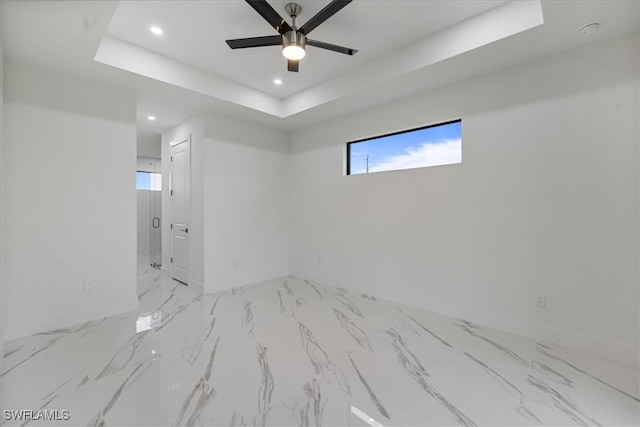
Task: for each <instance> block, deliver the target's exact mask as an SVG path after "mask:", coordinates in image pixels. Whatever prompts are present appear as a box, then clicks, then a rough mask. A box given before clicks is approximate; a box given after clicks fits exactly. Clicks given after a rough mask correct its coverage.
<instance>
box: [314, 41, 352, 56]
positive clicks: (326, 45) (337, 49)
mask: <svg viewBox="0 0 640 427" xmlns="http://www.w3.org/2000/svg"><path fill="white" fill-rule="evenodd" d="M307 45H308V46H314V47H319V48H320V49H327V50H332V51H334V52H338V53H344V54H345V55H355V54H356V53H358V51H357V49H351V48H348V47H343V46H337V45H335V44H331V43H325V42H319V41H316V40H309V39H307Z"/></svg>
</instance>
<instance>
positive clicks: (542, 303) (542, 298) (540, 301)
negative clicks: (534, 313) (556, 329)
mask: <svg viewBox="0 0 640 427" xmlns="http://www.w3.org/2000/svg"><path fill="white" fill-rule="evenodd" d="M546 306H547V296H546V295H536V307H540V308H545V307H546Z"/></svg>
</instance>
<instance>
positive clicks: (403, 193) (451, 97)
mask: <svg viewBox="0 0 640 427" xmlns="http://www.w3.org/2000/svg"><path fill="white" fill-rule="evenodd" d="M638 48H639V44H638V40H637V36H634V37H626V38H623V39H617V40H612V41H609V42H605V43H601V44H598V45H593V46H591V47H586V48H583V49H581V50H576V51H573V52H566V53H562V54H561V55H557V56H553V57H549V58H545V59H542V60H538V61H535V62H531V63H527V64H523V65H520V66H517V67H514V68H511V69H507V70H504V71H501V72H498V73H494V74H491V75H487V76H482V77H478V78H474V79H471V80H468V81H463V82H460V83H458V84H455V85H451V86H448V87H444V88H440V89H437V90H433V91H430V92H428V93H424V94H420V95H416V96H413V97H411V98H406V99H404V100H401V101H398V102H395V103H393V104H389V105H386V106H382V107H379V108H375V109H371V110H368V111H363V112H360V113H357V114H353V115H350V116H347V117H344V118H341V119H337V120H334V121H332V122H330V123H323V124H320V125H317V126H313V127H311V128H307V129H303V130H299V131H296V132H294V133H293V134H292V135H291V139H292V142H293V146H292V156H291V171H292V176H291V182H292V195H291V215H292V231H291V263H292V272H293V274H294V275H296V276H302V277H309V278H313V279H318V280H322V281H324V282H327V283H329V284H339V285H342V286H345V287H347V288H350V289H353V290H358V291H362V292H367V293H371V294H374V295H377V296H380V297H382V298H386V299H389V300H393V301H398V302H402V303H407V304H410V305H413V306H419V307H423V308H426V309H430V310H433V311H437V312H442V313H445V314H450V315H454V316H458V317H461V318H465V319H469V320H472V321H477V322H480V323H482V324H485V325H488V326H494V327H497V328H501V329H506V330H511V331H514V332H516V333H524V334H530V335H533V336H536V337H539V338H545V339H551V340H555V341H560V342H564V343H566V344H569V345H574V346H578V347H581V348H584V349H589V350H591V351H599V352H601V353H606V354H607V355H609V356H611V357H615V358H619V359H624V360H634V361H637V348H638V323H639V319H638V301H639V298H638V297H639V296H638V256H639V254H638V232H639V230H638V205H639V198H638V176H639V170H638V132H639V130H638V95H637V94H638ZM457 118H462V126H463V163H462V164H461V165H452V166H441V167H433V168H426V169H417V170H407V171H397V172H389V173H378V174H370V175H359V176H350V177H346V176H343V165H344V149H345V143H346V142H347V141H351V140H356V139H360V138H365V137H369V136H374V135H379V134H385V133H389V132H392V131H398V130H403V129H409V128H412V127H418V126H423V125H427V124H432V123H438V122H442V121H447V120H451V119H457ZM537 294H546V295H547V296H548V303H547V304H548V305H547V308H546V309H544V310H543V309H539V308H536V307H534V305H533V301H534V296H535V295H537Z"/></svg>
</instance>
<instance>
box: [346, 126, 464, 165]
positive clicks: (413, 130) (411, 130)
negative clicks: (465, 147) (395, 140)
mask: <svg viewBox="0 0 640 427" xmlns="http://www.w3.org/2000/svg"><path fill="white" fill-rule="evenodd" d="M453 123H460V124H462V118H460V119H455V120H449V121H446V122H440V123H434V124H431V125H426V126H421V127H417V128H413V129H406V130H401V131H397V132H391V133H387V134H384V135H377V136H371V137H368V138H363V139H358V140H355V141H350V142H347V167H346V176H353V175H352V174H351V145H352V144H358V143H361V142H366V141H371V140H372V139H381V138H386V137H388V136H395V135H401V134H403V133H409V132H417V131H420V130H425V129H429V128H433V127H438V126H446V125H450V124H453ZM460 138H461V139H462V129H461V130H460ZM460 149H462V147H460ZM426 167H430V166H421V167H419V168H413V169H421V168H426ZM398 170H408V169H392V170H388V171H381V172H393V171H398ZM356 175H368V174H366V173H358V174H356Z"/></svg>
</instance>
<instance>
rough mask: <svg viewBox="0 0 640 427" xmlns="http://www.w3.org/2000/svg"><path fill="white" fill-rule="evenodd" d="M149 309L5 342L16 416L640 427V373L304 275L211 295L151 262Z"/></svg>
mask: <svg viewBox="0 0 640 427" xmlns="http://www.w3.org/2000/svg"><path fill="white" fill-rule="evenodd" d="M139 306H140V307H139V311H138V312H136V313H130V314H125V315H119V316H113V317H108V318H104V319H96V320H94V321H90V322H87V323H84V324H82V325H77V326H74V327H70V328H63V329H58V330H52V331H49V332H46V333H42V334H37V335H33V336H30V337H26V338H23V339H19V340H14V341H10V342H8V343H7V344H6V346H5V351H4V354H3V355H2V357H3V359H4V360H3V362H4V364H3V366H4V368H3V372H2V373H1V374H0V382H1V385H0V387H1V389H0V391H1V393H2V394H1V406H2V409H3V410H5V409H33V410H34V411H37V410H39V409H42V410H45V409H46V410H59V411H62V410H68V411H69V416H70V419H69V420H68V421H51V422H47V421H41V420H34V421H31V422H25V421H24V420H23V421H7V420H6V419H5V418H4V417H3V419H2V421H1V422H2V425H7V426H9V425H11V426H13V425H20V426H22V425H29V426H44V425H55V426H62V425H65V426H66V425H73V426H76V425H78V426H85V425H86V426H137V425H141V426H142V425H146V426H165V425H166V426H182V425H186V426H209V425H222V426H256V425H260V426H264V425H269V426H321V425H322V426H392V425H393V426H396V425H398V426H400V425H401V426H457V425H462V426H523V425H532V426H533V425H552V426H569V425H578V426H592V425H593V426H638V425H640V417H639V409H640V400H639V391H638V367H637V366H634V365H624V364H621V363H617V362H612V361H609V360H605V359H600V358H597V357H594V356H590V355H587V354H583V353H580V352H576V351H572V350H570V349H567V348H563V347H561V346H558V345H554V344H551V343H544V342H535V341H533V340H531V339H529V338H525V337H521V336H516V335H512V334H508V333H505V332H501V331H497V330H493V329H489V328H485V327H481V326H479V325H475V324H472V323H469V322H466V321H462V320H459V319H454V318H449V317H445V316H441V315H437V314H434V313H431V312H426V311H423V310H419V309H416V308H411V307H408V306H402V305H399V304H394V303H390V302H387V301H382V300H378V299H376V298H375V297H374V296H371V295H363V294H356V293H352V292H348V291H346V290H345V289H341V288H332V287H328V286H323V285H321V284H318V283H311V282H308V281H305V280H301V279H297V278H290V277H287V278H282V279H278V280H271V281H268V282H264V283H260V284H256V285H250V286H244V287H240V288H235V289H232V290H229V291H225V292H220V293H217V294H212V295H200V294H197V293H196V292H194V291H193V290H191V289H189V288H187V287H186V286H184V285H181V284H178V283H177V282H174V281H172V280H170V279H167V278H165V277H163V276H161V275H160V273H159V271H158V270H155V269H152V268H147V267H142V268H141V272H140V274H139Z"/></svg>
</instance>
